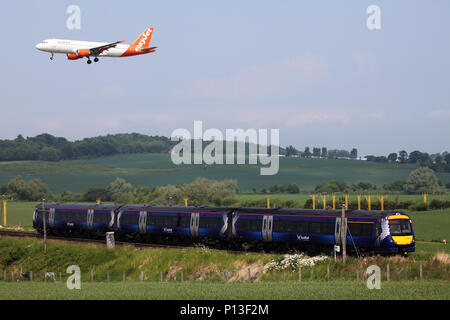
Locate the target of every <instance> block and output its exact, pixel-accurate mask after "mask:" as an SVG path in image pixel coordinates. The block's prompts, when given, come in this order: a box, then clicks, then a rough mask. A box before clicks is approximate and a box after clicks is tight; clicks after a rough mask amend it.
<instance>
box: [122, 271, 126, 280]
mask: <svg viewBox="0 0 450 320" xmlns="http://www.w3.org/2000/svg"><path fill="white" fill-rule="evenodd" d="M126 278H127V275H126V273H125V271H123V272H122V281H123V282H125V281H126Z"/></svg>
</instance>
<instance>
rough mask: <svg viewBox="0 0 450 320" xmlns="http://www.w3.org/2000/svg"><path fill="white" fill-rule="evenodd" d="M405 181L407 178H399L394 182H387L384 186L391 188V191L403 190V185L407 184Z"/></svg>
mask: <svg viewBox="0 0 450 320" xmlns="http://www.w3.org/2000/svg"><path fill="white" fill-rule="evenodd" d="M405 183H406V180H403V179H398V180H395V181H394V182H392V183H389V184H385V185H384V186H383V189H385V190H389V191H403V186H404V185H405Z"/></svg>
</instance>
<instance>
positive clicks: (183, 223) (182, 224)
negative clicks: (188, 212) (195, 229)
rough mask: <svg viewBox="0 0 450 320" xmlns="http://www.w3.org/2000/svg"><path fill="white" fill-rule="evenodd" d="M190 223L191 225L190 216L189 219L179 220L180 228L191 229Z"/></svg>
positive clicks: (181, 218) (182, 218)
mask: <svg viewBox="0 0 450 320" xmlns="http://www.w3.org/2000/svg"><path fill="white" fill-rule="evenodd" d="M190 223H191V217H189V216H188V217H180V218H179V220H178V226H179V227H182V228H183V227H184V228H187V227H189V225H190Z"/></svg>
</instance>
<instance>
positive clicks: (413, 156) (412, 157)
mask: <svg viewBox="0 0 450 320" xmlns="http://www.w3.org/2000/svg"><path fill="white" fill-rule="evenodd" d="M421 156H422V152H420V151H418V150H415V151H413V152H411V153H410V154H409V159H408V162H409V163H417V162H419V161H420V158H421Z"/></svg>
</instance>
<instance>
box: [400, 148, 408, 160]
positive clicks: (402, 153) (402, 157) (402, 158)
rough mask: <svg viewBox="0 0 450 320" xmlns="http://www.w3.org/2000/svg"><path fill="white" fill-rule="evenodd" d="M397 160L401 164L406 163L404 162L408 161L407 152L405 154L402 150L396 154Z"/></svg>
mask: <svg viewBox="0 0 450 320" xmlns="http://www.w3.org/2000/svg"><path fill="white" fill-rule="evenodd" d="M398 160H399V161H400V162H401V163H406V161H408V152H406V151H405V150H402V151H400V152H399V153H398Z"/></svg>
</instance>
